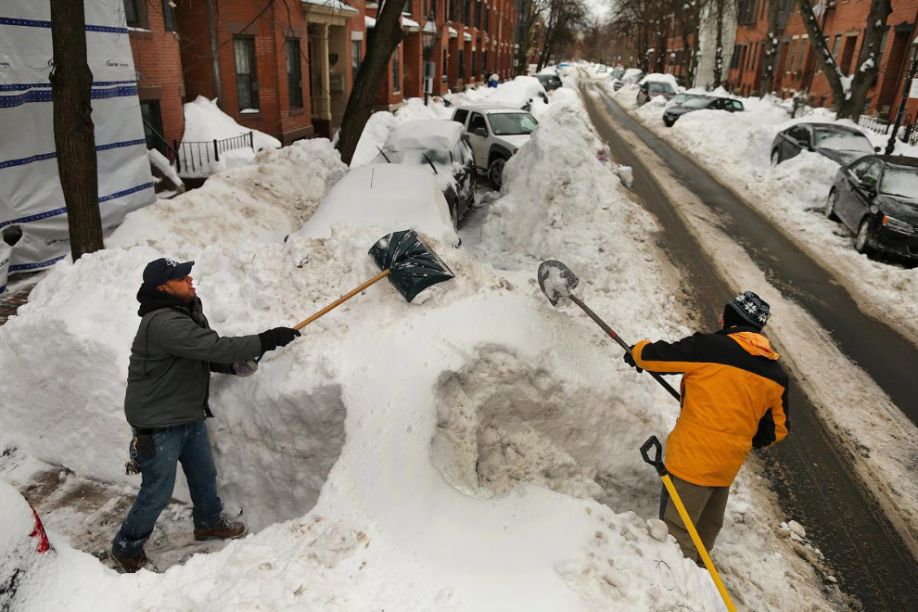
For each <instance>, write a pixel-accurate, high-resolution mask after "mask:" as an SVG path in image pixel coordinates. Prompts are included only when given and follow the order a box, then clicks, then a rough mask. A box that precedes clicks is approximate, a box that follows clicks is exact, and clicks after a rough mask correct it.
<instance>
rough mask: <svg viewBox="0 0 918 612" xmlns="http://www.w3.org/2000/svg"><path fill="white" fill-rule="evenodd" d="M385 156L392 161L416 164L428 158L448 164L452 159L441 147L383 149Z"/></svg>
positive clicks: (438, 162) (434, 161)
mask: <svg viewBox="0 0 918 612" xmlns="http://www.w3.org/2000/svg"><path fill="white" fill-rule="evenodd" d="M383 151H384V152H385V154H386V157H388V158H389V161H391V162H392V163H398V164H406V163H407V164H416V165H419V166H420V165H424V164H426V163H428V162H427V160H428V159H429V160H430V162H431V163H434V164H443V165H448V164H450V163H451V162H452V161H453V160H452V159H451V158H450V154H449V151H443V150H442V149H401V150H392V149H383Z"/></svg>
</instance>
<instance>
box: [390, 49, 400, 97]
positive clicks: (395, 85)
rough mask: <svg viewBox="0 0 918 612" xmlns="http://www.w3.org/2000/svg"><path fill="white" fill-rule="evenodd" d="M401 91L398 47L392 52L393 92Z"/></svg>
mask: <svg viewBox="0 0 918 612" xmlns="http://www.w3.org/2000/svg"><path fill="white" fill-rule="evenodd" d="M401 90H402V86H401V81H400V80H399V78H398V47H396V48H395V51H393V52H392V91H393V92H395V93H398V92H400V91H401Z"/></svg>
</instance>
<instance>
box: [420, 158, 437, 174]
mask: <svg viewBox="0 0 918 612" xmlns="http://www.w3.org/2000/svg"><path fill="white" fill-rule="evenodd" d="M421 155H423V156H424V159H425V160H427V163H428V164H430V167H431V168H432V169H433V171H434V174H440V173H439V172H437V167H436V166H434V163H433V162H432V161H430V158H429V157H427V153H421Z"/></svg>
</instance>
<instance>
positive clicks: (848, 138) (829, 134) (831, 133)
mask: <svg viewBox="0 0 918 612" xmlns="http://www.w3.org/2000/svg"><path fill="white" fill-rule="evenodd" d="M813 133H814V136H815V140H816V143H815V145H816V146H817V147H824V148H826V149H834V150H836V151H863V152H864V153H865V154H869V153H873V146H872V145H871V144H870V141H869V140H867V138H866V137H865V136H861V135H860V134H853V133H851V132H843V131H840V130H832V129H826V128H816V129H815V130H813Z"/></svg>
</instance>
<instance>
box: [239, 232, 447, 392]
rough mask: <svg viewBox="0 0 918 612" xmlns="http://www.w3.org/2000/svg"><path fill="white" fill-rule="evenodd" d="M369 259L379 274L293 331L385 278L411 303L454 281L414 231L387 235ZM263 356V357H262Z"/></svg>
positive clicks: (251, 367) (252, 365) (249, 366)
mask: <svg viewBox="0 0 918 612" xmlns="http://www.w3.org/2000/svg"><path fill="white" fill-rule="evenodd" d="M369 254H370V256H372V257H373V260H374V261H375V262H376V265H377V266H379V267H380V269H381V270H382V272H380V273H379V274H377V275H376V276H374V277H373V278H371V279H370V280H368V281H366V282H365V283H361V284H360V285H359V286H357V287H355V288H354V289H351V290H350V291H348V292H347V293H345V294H344V295H342V296H341V297H340V298H338V299H337V300H335V301H334V302H332V303H331V304H329V305H328V306H326V307H325V308H323V309H322V310H320V311H318V312H316V313H315V314H313V315H311V316H310V317H309V318H307V319H303V320H302V321H300V322H299V323H297V324H296V325H294V326H293V329H295V330H297V331H299V330H301V329H303V328H304V327H306V326H307V325H309V324H310V323H312V322H313V321H315V320H316V319H318V318H319V317H321V316H323V315H325V314H327V313H328V312H329V311H331V310H333V309H335V308H337V307H338V306H340V305H341V304H343V303H344V302H346V301H348V300H349V299H351V298H352V297H354V296H355V295H357V294H358V293H360V292H361V291H363V290H364V289H366V288H367V287H369V286H370V285H372V284H374V283H376V282H378V281H381V280H382V279H384V278H386V277H388V278H389V281H390V282H391V283H392V284H393V285H395V288H396V289H398V292H399V293H401V294H402V297H404V298H405V299H406V300H407V301H408V302H411V300H413V299H414V298H415V297H416V296H417V294H419V293H420V292H421V291H423V290H424V289H427V288H428V287H430V286H431V285H436V284H437V283H442V282H443V281H447V280H449V279H451V278H453V277H454V276H455V275H454V274H453V272H452V270H450V269H449V267H448V266H447V265H446V264H445V263H443V260H441V259H440V258H439V257H437V254H436V253H434V252H433V250H432V249H430V247H428V246H427V245H425V244H424V243H423V242H421V239H420V238H418V235H417V232H415V231H414V230H405V231H401V232H392V233H391V234H386V235H385V236H383V237H382V238H380V239H379V240H377V241H376V243H375V244H374V245H373V246H372V247H370V251H369ZM263 356H264V355H262V357H263ZM259 361H261V357H257V358H256V359H254V360H252V361H249V362H244V364H240V365H236V364H234V367H236V368H238V369H237V374H238V373H239V371H242V372H244V374H242V375H243V376H248V375H250V374H252V373H253V372H254V371H255V370H256V369H257V368H258V362H259Z"/></svg>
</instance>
